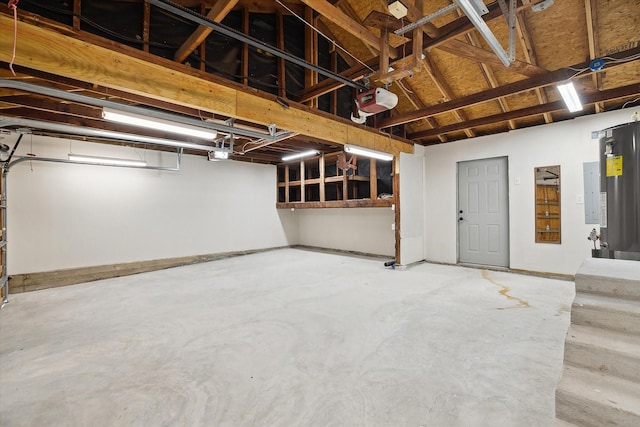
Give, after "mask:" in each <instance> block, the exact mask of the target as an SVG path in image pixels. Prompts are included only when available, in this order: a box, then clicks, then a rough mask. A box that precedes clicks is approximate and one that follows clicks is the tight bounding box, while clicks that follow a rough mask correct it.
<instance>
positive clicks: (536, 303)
mask: <svg viewBox="0 0 640 427" xmlns="http://www.w3.org/2000/svg"><path fill="white" fill-rule="evenodd" d="M573 295H574V291H573V283H572V282H568V281H560V280H551V279H545V278H539V277H533V276H524V275H517V274H511V273H506V272H494V271H485V270H480V269H472V268H465V267H455V266H444V265H434V264H419V265H416V266H413V267H411V268H408V269H406V270H399V269H398V270H390V269H385V268H384V267H383V265H382V261H381V260H371V259H364V258H355V257H347V256H341V255H334V254H328V253H318V252H311V251H304V250H295V249H282V250H275V251H270V252H264V253H258V254H253V255H248V256H242V257H237V258H230V259H223V260H219V261H214V262H209V263H205V264H198V265H192V266H186V267H180V268H174V269H170V270H164V271H157V272H152V273H145V274H140V275H136V276H129V277H123V278H117V279H109V280H102V281H99V282H93V283H89V284H83V285H75V286H68V287H65V288H58V289H48V290H43V291H38V292H32V293H27V294H17V295H12V296H11V302H10V304H9V305H8V306H7V307H6V308H5V309H4V310H3V311H2V312H1V313H0V340H1V344H0V425H2V426H23V425H29V426H56V425H60V426H82V427H86V426H286V427H289V426H349V427H351V426H394V427H395V426H415V427H418V426H552V425H554V390H555V386H556V383H557V381H558V378H559V376H560V372H561V369H562V352H563V345H564V338H565V333H566V331H567V328H568V324H569V307H570V304H571V301H572V299H573Z"/></svg>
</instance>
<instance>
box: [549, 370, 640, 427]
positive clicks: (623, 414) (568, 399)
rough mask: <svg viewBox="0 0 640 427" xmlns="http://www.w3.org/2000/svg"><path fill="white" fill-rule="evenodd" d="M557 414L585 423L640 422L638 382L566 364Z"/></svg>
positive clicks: (557, 391)
mask: <svg viewBox="0 0 640 427" xmlns="http://www.w3.org/2000/svg"><path fill="white" fill-rule="evenodd" d="M556 417H557V418H559V419H561V420H564V421H567V422H570V423H574V424H577V425H580V426H586V427H591V426H592V427H601V426H604V425H611V426H628V427H632V426H633V427H637V426H640V384H636V383H634V382H632V381H627V380H624V379H621V378H617V377H613V376H610V375H603V374H601V373H599V372H594V371H589V370H586V369H582V368H578V367H575V366H569V365H565V367H564V370H563V372H562V378H560V383H559V384H558V389H557V390H556Z"/></svg>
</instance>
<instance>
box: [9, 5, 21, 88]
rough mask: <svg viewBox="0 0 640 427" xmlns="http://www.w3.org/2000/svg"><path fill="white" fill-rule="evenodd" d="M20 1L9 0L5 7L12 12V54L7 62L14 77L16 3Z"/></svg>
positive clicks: (16, 23)
mask: <svg viewBox="0 0 640 427" xmlns="http://www.w3.org/2000/svg"><path fill="white" fill-rule="evenodd" d="M19 1H20V0H9V3H7V7H8V8H9V9H10V10H13V52H12V53H11V60H10V61H9V69H10V70H11V74H13V75H14V76H15V75H16V72H15V71H13V62H14V61H15V59H16V43H17V41H18V2H19Z"/></svg>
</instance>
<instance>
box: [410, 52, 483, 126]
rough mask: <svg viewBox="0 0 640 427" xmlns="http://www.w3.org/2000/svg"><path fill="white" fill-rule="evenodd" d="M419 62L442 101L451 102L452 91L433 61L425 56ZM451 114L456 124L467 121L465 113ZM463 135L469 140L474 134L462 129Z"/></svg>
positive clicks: (460, 110) (427, 55)
mask: <svg viewBox="0 0 640 427" xmlns="http://www.w3.org/2000/svg"><path fill="white" fill-rule="evenodd" d="M421 62H422V66H423V67H424V70H425V71H426V72H427V73H428V74H429V77H431V80H433V83H434V84H435V85H436V87H437V88H438V90H439V91H440V93H441V94H442V98H443V99H444V101H445V102H447V101H451V100H452V99H455V95H454V94H453V90H452V89H451V87H450V86H449V84H448V83H447V80H446V79H445V78H444V76H443V75H442V73H441V72H440V70H439V69H438V67H437V65H436V63H435V62H433V59H432V58H431V57H430V56H429V54H425V57H424V59H423V60H422V61H421ZM451 113H452V114H453V116H454V117H455V118H456V120H457V121H458V123H464V122H466V121H468V117H467V115H466V113H465V112H464V111H462V109H459V110H452V111H451ZM464 133H465V134H466V135H467V136H468V137H469V138H472V137H474V136H475V132H474V131H473V130H472V129H471V127H466V128H465V129H464Z"/></svg>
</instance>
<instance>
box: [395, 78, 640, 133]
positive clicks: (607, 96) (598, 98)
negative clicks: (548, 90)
mask: <svg viewBox="0 0 640 427" xmlns="http://www.w3.org/2000/svg"><path fill="white" fill-rule="evenodd" d="M639 94H640V84H632V85H628V86H623V87H619V88H615V89H609V90H604V91H601V92H596V93H592V94H589V95H586V96H583V100H582V102H583V104H586V105H588V104H595V103H597V102H604V101H610V100H614V99H621V98H627V97H633V96H636V95H639ZM565 108H566V106H565V103H564V101H562V100H560V101H554V102H549V103H547V104H543V105H534V106H533V107H527V108H522V109H519V110H511V111H509V112H507V113H500V114H495V115H492V116H487V117H480V118H478V119H473V120H470V121H469V123H454V124H452V125H448V126H443V127H442V128H440V129H437V130H435V129H428V130H424V131H420V132H415V133H413V134H410V135H408V137H409V138H410V139H411V140H419V139H424V138H428V137H432V136H436V135H439V134H440V133H449V132H455V131H459V130H462V129H464V127H465V126H474V127H478V126H486V125H490V124H494V123H502V122H505V121H508V120H514V119H521V118H525V117H531V116H537V115H540V114H543V113H544V112H552V111H562V110H564V109H565Z"/></svg>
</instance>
